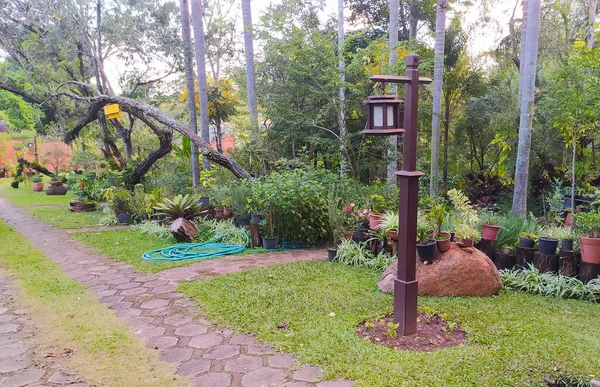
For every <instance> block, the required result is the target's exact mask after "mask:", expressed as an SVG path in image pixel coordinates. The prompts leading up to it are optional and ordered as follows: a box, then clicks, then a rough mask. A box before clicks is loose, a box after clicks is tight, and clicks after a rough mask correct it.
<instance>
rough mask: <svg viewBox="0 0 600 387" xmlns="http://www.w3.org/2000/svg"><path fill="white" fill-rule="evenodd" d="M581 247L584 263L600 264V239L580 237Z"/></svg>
mask: <svg viewBox="0 0 600 387" xmlns="http://www.w3.org/2000/svg"><path fill="white" fill-rule="evenodd" d="M579 246H580V247H581V260H582V261H583V262H586V263H594V264H600V238H586V237H579Z"/></svg>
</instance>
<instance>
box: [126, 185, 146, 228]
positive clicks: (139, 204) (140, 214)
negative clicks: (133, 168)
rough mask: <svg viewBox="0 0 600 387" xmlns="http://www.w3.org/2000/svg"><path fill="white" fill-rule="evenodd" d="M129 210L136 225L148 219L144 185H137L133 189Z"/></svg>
mask: <svg viewBox="0 0 600 387" xmlns="http://www.w3.org/2000/svg"><path fill="white" fill-rule="evenodd" d="M129 208H130V210H131V212H132V214H133V219H134V220H135V223H136V224H140V223H142V221H144V220H146V219H148V215H147V214H146V194H145V193H144V186H143V185H142V184H136V185H135V187H134V188H133V195H131V200H130V201H129Z"/></svg>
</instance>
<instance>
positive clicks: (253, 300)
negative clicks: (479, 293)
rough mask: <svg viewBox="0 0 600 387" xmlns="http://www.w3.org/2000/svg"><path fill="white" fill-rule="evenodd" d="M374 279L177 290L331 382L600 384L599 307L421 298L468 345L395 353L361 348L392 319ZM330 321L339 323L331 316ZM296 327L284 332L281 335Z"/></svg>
mask: <svg viewBox="0 0 600 387" xmlns="http://www.w3.org/2000/svg"><path fill="white" fill-rule="evenodd" d="M378 276H379V273H378V272H374V271H372V270H369V269H363V268H357V267H350V266H346V265H343V264H335V263H333V264H332V263H329V262H305V263H294V264H289V265H280V266H272V267H268V268H263V269H256V270H250V271H244V272H239V273H233V274H228V275H224V276H219V277H215V278H211V279H207V280H202V281H196V282H191V283H186V284H182V285H180V289H181V290H183V291H184V292H185V293H186V294H187V295H189V296H192V297H194V298H196V299H197V300H198V301H199V302H200V303H201V304H202V306H203V308H204V311H205V313H206V315H207V316H208V317H210V318H211V319H215V320H217V321H221V322H223V323H225V324H227V325H229V326H231V327H234V328H236V329H238V330H240V331H250V332H254V333H256V334H257V335H258V337H259V338H260V339H262V340H264V341H267V342H270V343H273V344H274V345H275V346H276V347H279V348H282V349H283V350H285V351H289V352H293V353H295V354H297V355H298V357H299V359H300V360H301V361H302V362H303V363H312V364H317V365H319V366H321V367H323V369H324V372H325V376H326V377H327V378H338V377H346V378H349V379H353V380H356V381H357V383H358V385H359V386H533V385H539V384H540V383H541V382H542V381H543V380H544V379H545V378H547V377H550V376H552V377H560V376H576V377H579V378H581V380H587V381H589V379H590V378H591V377H599V376H600V331H599V330H598V326H599V325H600V305H598V304H593V303H590V302H585V301H575V300H561V299H555V298H550V297H542V296H537V295H530V294H523V293H513V292H503V293H502V294H501V295H500V296H497V297H487V298H484V297H482V298H475V297H471V298H467V297H463V298H461V297H420V298H419V306H420V307H421V308H423V307H427V308H432V309H433V310H434V311H435V312H437V313H439V314H443V315H445V316H446V318H447V319H449V320H452V321H455V322H458V323H460V324H461V326H462V328H463V329H464V330H465V331H466V332H467V343H465V344H463V345H461V346H458V347H454V348H447V349H443V350H439V351H436V352H432V353H413V352H408V351H395V350H392V349H389V348H386V347H383V346H378V345H375V344H371V343H370V342H369V341H367V340H363V339H359V338H358V337H357V335H356V334H355V327H356V325H357V324H358V323H359V322H360V321H362V320H363V319H364V318H366V317H369V316H371V315H373V314H376V313H389V312H391V311H392V296H391V295H388V294H384V293H381V292H380V291H379V290H378V289H377V278H378ZM332 313H334V314H335V315H331V314H332ZM283 322H289V324H290V327H289V328H288V329H285V330H278V329H277V325H278V324H281V323H283Z"/></svg>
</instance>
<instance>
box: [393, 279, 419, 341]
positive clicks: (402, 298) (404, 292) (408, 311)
mask: <svg viewBox="0 0 600 387" xmlns="http://www.w3.org/2000/svg"><path fill="white" fill-rule="evenodd" d="M418 295H419V283H418V281H409V282H406V281H402V280H399V279H396V280H394V323H396V324H399V325H398V329H397V330H396V331H397V332H398V334H399V335H401V336H406V335H410V334H412V333H415V332H417V297H418Z"/></svg>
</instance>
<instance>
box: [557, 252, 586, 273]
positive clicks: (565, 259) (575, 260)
mask: <svg viewBox="0 0 600 387" xmlns="http://www.w3.org/2000/svg"><path fill="white" fill-rule="evenodd" d="M558 255H559V258H558V270H560V272H561V273H562V274H563V275H566V276H568V277H577V274H579V261H580V260H581V253H579V252H578V251H574V250H562V249H561V250H560V251H559V252H558Z"/></svg>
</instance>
